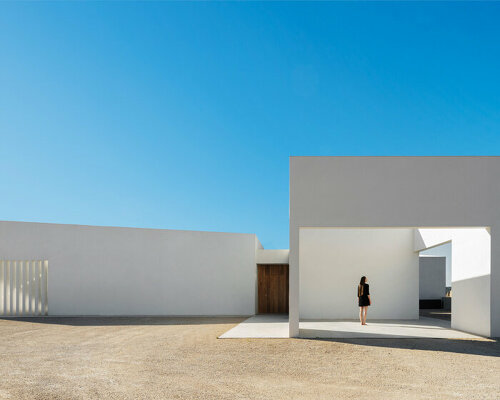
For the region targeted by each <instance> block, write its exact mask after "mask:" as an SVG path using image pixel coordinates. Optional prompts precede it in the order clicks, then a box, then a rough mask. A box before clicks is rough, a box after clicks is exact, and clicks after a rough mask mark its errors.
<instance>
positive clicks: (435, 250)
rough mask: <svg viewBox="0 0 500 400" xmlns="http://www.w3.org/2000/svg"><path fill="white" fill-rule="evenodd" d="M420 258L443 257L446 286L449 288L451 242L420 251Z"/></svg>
mask: <svg viewBox="0 0 500 400" xmlns="http://www.w3.org/2000/svg"><path fill="white" fill-rule="evenodd" d="M420 257H444V258H445V259H446V286H448V287H450V286H451V242H449V243H444V244H442V245H440V246H436V247H432V248H430V249H427V250H422V251H421V252H420Z"/></svg>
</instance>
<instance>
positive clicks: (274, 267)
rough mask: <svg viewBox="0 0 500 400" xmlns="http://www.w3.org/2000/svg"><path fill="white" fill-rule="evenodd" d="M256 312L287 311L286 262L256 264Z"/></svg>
mask: <svg viewBox="0 0 500 400" xmlns="http://www.w3.org/2000/svg"><path fill="white" fill-rule="evenodd" d="M257 282H258V288H257V290H258V313H259V314H267V313H288V264H259V265H257Z"/></svg>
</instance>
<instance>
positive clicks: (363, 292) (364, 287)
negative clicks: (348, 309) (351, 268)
mask: <svg viewBox="0 0 500 400" xmlns="http://www.w3.org/2000/svg"><path fill="white" fill-rule="evenodd" d="M371 304H372V301H371V299H370V285H368V283H366V276H362V277H361V280H360V281H359V285H358V305H359V321H360V322H361V325H366V314H367V313H368V306H370V305H371Z"/></svg>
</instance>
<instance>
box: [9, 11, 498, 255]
mask: <svg viewBox="0 0 500 400" xmlns="http://www.w3.org/2000/svg"><path fill="white" fill-rule="evenodd" d="M499 21H500V4H499V3H492V2H486V3H463V2H458V3H451V2H444V3H429V2H424V3H416V2H405V3H392V2H385V3H326V2H320V3H313V4H310V3H298V2H295V3H282V2H277V3H267V4H266V3H178V2H177V3H159V2H150V3H145V4H140V3H132V2H126V3H117V2H108V3H101V2H90V3H84V2H69V3H64V2H51V3H43V4H37V3H33V2H27V3H16V2H8V3H1V4H0V219H2V220H23V221H40V222H58V223H77V224H91V225H117V226H137V227H150V228H172V229H195V230H215V231H229V232H251V233H257V235H258V236H259V238H260V239H261V241H262V243H263V244H264V246H265V247H267V248H287V247H288V165H289V164H288V157H289V156H290V155H498V154H499V153H500V151H499V150H500V23H499Z"/></svg>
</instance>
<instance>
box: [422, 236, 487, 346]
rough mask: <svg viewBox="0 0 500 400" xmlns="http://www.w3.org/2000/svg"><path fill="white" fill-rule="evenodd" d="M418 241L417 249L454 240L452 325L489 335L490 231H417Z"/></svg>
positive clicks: (452, 243) (452, 247)
mask: <svg viewBox="0 0 500 400" xmlns="http://www.w3.org/2000/svg"><path fill="white" fill-rule="evenodd" d="M415 239H416V240H415V244H416V246H418V247H416V250H421V249H422V248H426V247H432V246H435V245H437V244H439V243H443V242H448V241H451V249H452V256H451V258H452V263H451V281H452V282H451V286H452V298H451V326H452V328H455V329H460V330H463V331H467V332H474V333H477V334H480V335H484V336H490V329H491V309H490V307H491V306H490V297H491V296H490V293H491V292H490V291H491V289H490V284H491V281H490V279H491V277H490V272H491V237H490V231H489V229H487V228H462V229H457V228H454V229H449V228H447V229H418V230H417V232H416V235H415Z"/></svg>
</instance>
